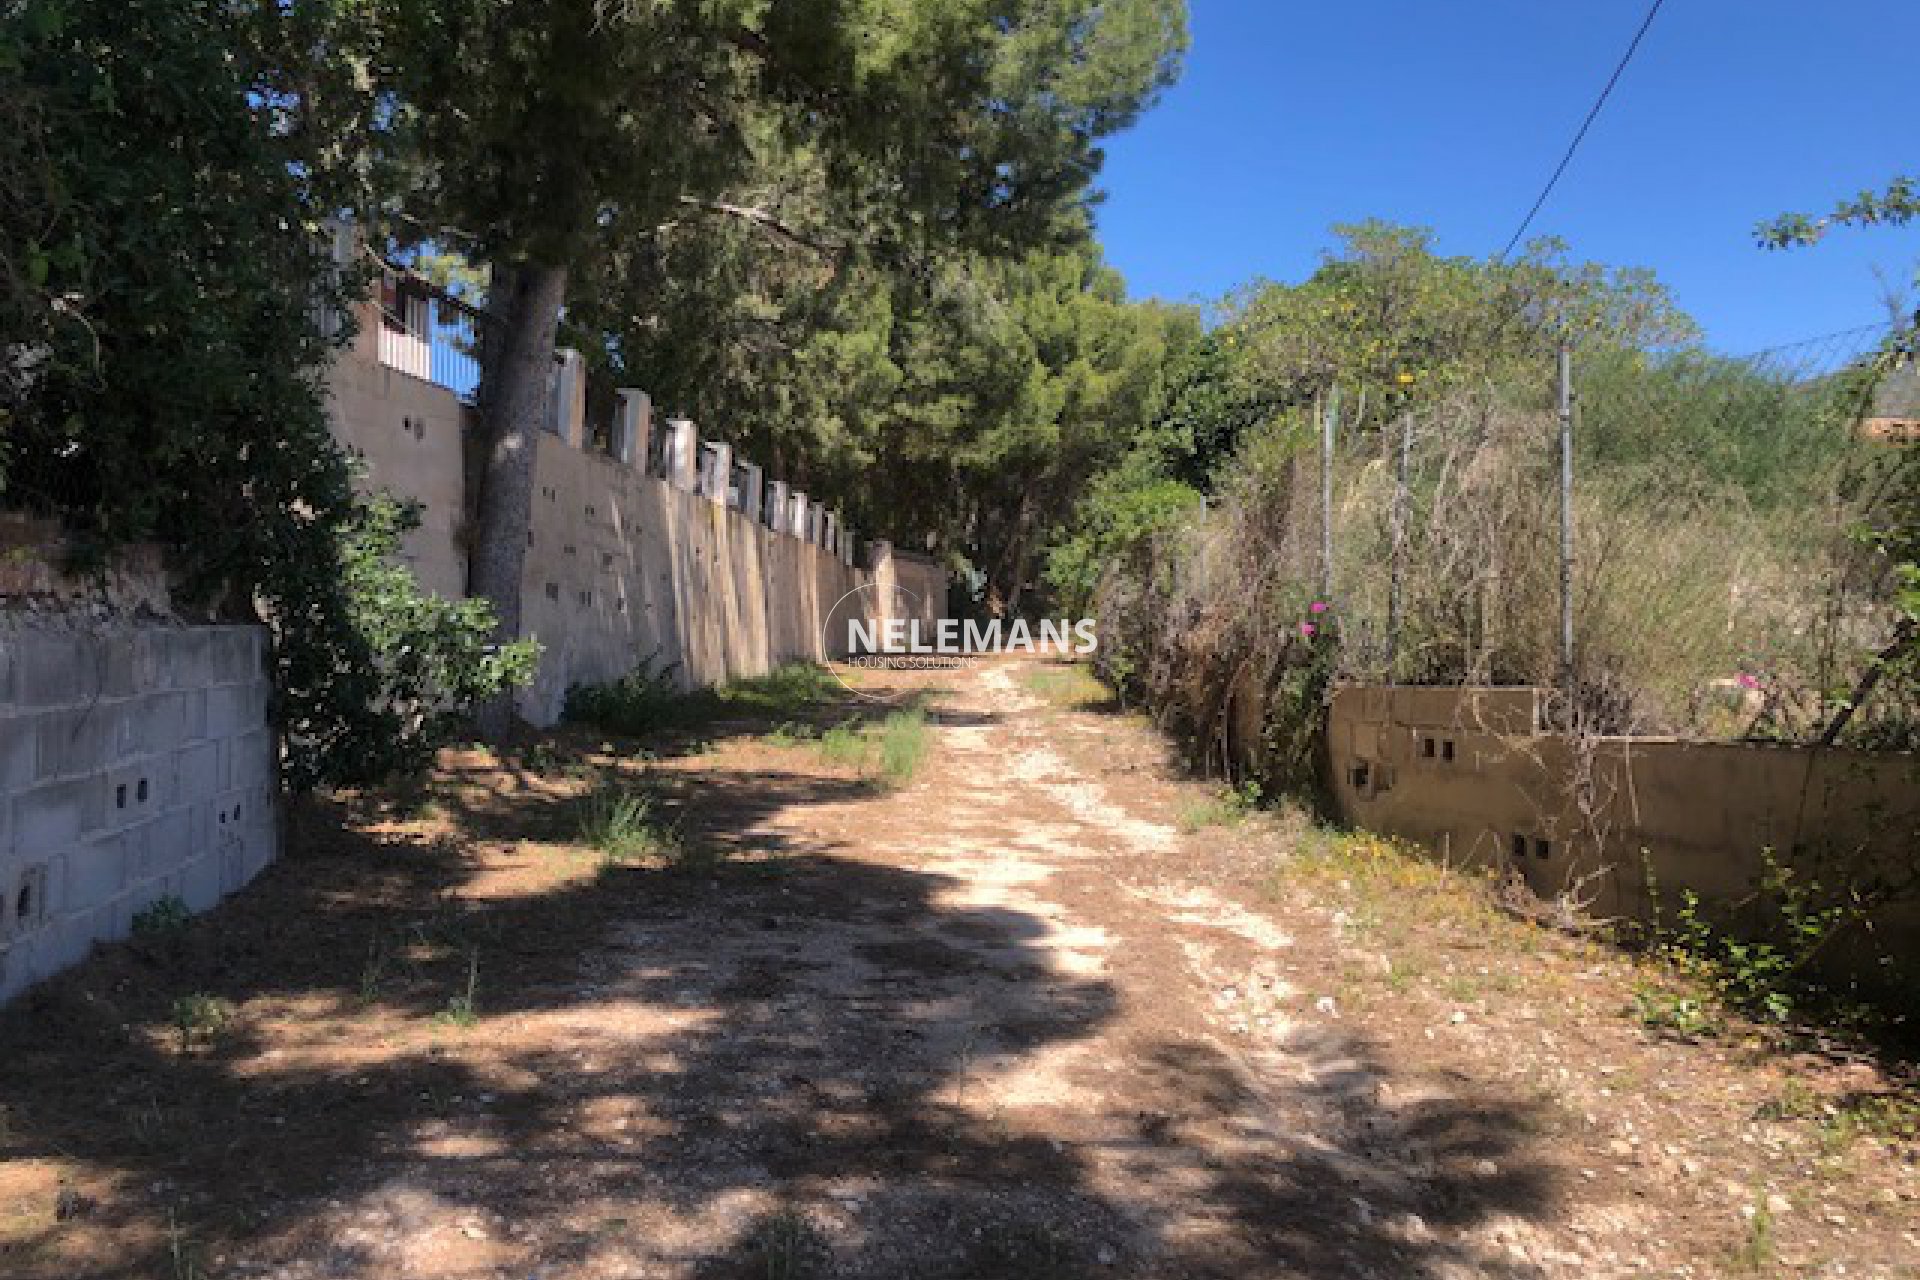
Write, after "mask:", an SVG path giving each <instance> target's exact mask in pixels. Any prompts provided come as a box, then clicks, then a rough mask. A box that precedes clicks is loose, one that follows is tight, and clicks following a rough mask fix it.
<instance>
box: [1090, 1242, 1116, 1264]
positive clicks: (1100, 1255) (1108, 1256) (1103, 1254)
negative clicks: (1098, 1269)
mask: <svg viewBox="0 0 1920 1280" xmlns="http://www.w3.org/2000/svg"><path fill="white" fill-rule="evenodd" d="M1093 1260H1094V1261H1095V1262H1097V1263H1099V1264H1100V1265H1101V1266H1103V1267H1110V1266H1112V1265H1113V1264H1114V1263H1116V1262H1118V1261H1119V1260H1120V1258H1119V1255H1118V1254H1116V1253H1114V1251H1113V1250H1112V1249H1111V1248H1109V1247H1108V1246H1106V1245H1104V1244H1103V1245H1101V1246H1100V1247H1099V1248H1098V1249H1096V1250H1095V1251H1094V1254H1093Z"/></svg>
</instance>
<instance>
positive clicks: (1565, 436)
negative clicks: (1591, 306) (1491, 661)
mask: <svg viewBox="0 0 1920 1280" xmlns="http://www.w3.org/2000/svg"><path fill="white" fill-rule="evenodd" d="M1558 380H1559V395H1558V401H1559V411H1560V688H1561V690H1562V691H1563V693H1564V694H1565V696H1566V698H1567V714H1568V717H1569V723H1571V717H1572V714H1573V347H1572V345H1571V344H1570V343H1568V342H1566V341H1565V340H1562V341H1561V343H1560V359H1559V379H1558Z"/></svg>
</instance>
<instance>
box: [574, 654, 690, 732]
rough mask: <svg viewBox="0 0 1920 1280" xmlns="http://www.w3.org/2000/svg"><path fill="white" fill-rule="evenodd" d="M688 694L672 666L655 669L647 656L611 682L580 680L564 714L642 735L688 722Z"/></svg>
mask: <svg viewBox="0 0 1920 1280" xmlns="http://www.w3.org/2000/svg"><path fill="white" fill-rule="evenodd" d="M684 713H685V695H683V694H682V693H681V692H680V686H679V685H678V684H676V683H675V682H674V679H673V676H672V668H671V667H668V668H663V669H660V670H655V669H654V659H653V658H647V659H645V660H643V661H642V662H641V663H640V664H639V665H638V666H636V667H634V669H633V670H632V671H629V672H628V673H627V674H626V675H624V676H621V677H620V678H619V679H618V680H615V681H612V682H611V683H609V684H576V685H573V686H572V687H570V688H569V689H568V690H567V697H566V702H565V703H564V704H563V706H562V708H561V717H562V719H564V720H566V721H567V722H568V723H569V724H587V725H592V726H593V727H595V728H597V729H604V730H606V731H607V732H608V733H622V734H626V735H628V736H629V737H639V736H641V735H642V734H647V733H652V732H654V731H655V730H658V729H664V728H671V727H673V726H675V725H678V724H681V723H684Z"/></svg>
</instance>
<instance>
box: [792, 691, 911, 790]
mask: <svg viewBox="0 0 1920 1280" xmlns="http://www.w3.org/2000/svg"><path fill="white" fill-rule="evenodd" d="M932 746H933V741H932V735H931V731H930V730H929V729H928V727H927V716H926V713H925V712H924V711H921V710H920V709H919V708H917V707H910V708H907V709H906V710H902V711H893V712H889V713H888V714H887V715H886V716H885V717H884V718H883V719H882V720H880V721H879V722H878V723H867V724H863V723H861V722H859V721H857V720H848V721H845V722H843V723H841V724H837V725H835V726H833V727H832V728H831V729H828V730H827V731H826V732H825V733H823V734H821V735H820V738H819V741H818V744H817V748H816V749H817V750H818V751H819V753H820V758H821V759H822V760H824V761H825V762H826V763H828V764H830V765H833V766H836V767H838V768H842V769H851V770H853V771H855V772H857V773H859V774H861V775H862V776H865V777H877V778H880V779H883V780H884V781H885V782H886V783H887V784H888V785H890V786H896V787H897V786H905V785H906V784H907V783H909V782H911V781H913V777H914V775H915V774H916V773H918V772H919V770H920V766H921V764H922V763H923V762H924V761H925V760H926V757H927V753H928V752H929V751H930V750H932Z"/></svg>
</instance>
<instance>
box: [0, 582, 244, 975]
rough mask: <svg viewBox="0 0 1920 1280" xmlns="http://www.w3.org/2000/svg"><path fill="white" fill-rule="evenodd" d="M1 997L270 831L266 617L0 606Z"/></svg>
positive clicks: (225, 871) (192, 889) (122, 929)
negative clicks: (53, 614)
mask: <svg viewBox="0 0 1920 1280" xmlns="http://www.w3.org/2000/svg"><path fill="white" fill-rule="evenodd" d="M0 620H4V621H5V624H6V626H7V628H8V629H6V630H4V631H0V895H3V896H0V1001H4V1000H6V999H8V998H10V997H11V996H13V995H15V994H16V993H18V992H19V991H21V990H22V989H23V988H25V987H26V986H28V985H30V984H31V983H33V982H36V981H38V980H40V979H42V978H45V977H47V976H49V975H51V974H53V973H55V972H57V971H58V970H60V969H63V968H65V967H66V966H68V965H70V964H73V963H75V962H76V961H78V960H81V959H83V958H84V957H85V956H86V955H87V953H88V951H89V950H90V949H91V948H92V946H93V944H94V943H95V942H103V941H111V940H114V939H118V938H124V937H126V936H127V934H128V932H129V931H130V930H131V928H132V921H133V916H134V914H135V913H136V912H138V911H139V910H141V909H142V908H143V907H145V906H147V905H149V904H150V903H152V902H154V901H155V900H157V899H160V898H163V897H168V896H173V897H178V898H180V899H181V900H183V901H184V902H185V903H186V905H187V906H188V907H189V908H191V909H192V910H194V911H204V910H206V909H207V908H208V907H211V906H212V905H213V904H214V903H216V902H218V901H219V900H220V898H221V897H222V896H224V895H225V894H228V893H231V892H233V891H234V890H236V889H238V888H239V887H240V886H241V885H243V884H245V883H247V881H249V880H251V879H252V878H253V876H254V875H255V874H257V873H258V872H259V870H260V869H261V868H262V867H264V866H265V865H266V864H267V863H268V862H270V861H271V860H272V859H273V857H274V853H275V850H276V848H277V843H278V824H277V819H276V817H275V809H274V801H275V790H276V785H275V767H274V750H273V739H272V736H271V734H270V733H269V731H268V729H267V720H266V712H267V696H268V680H267V674H266V667H265V664H264V658H263V645H264V644H265V635H264V632H263V631H262V630H261V629H259V628H257V627H179V626H167V625H154V626H134V625H124V624H105V625H92V626H88V627H86V628H84V629H66V628H61V627H55V626H48V627H45V628H33V627H28V626H25V625H22V624H21V623H20V621H19V619H18V616H17V615H16V616H14V617H11V618H7V617H5V616H4V615H0Z"/></svg>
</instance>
